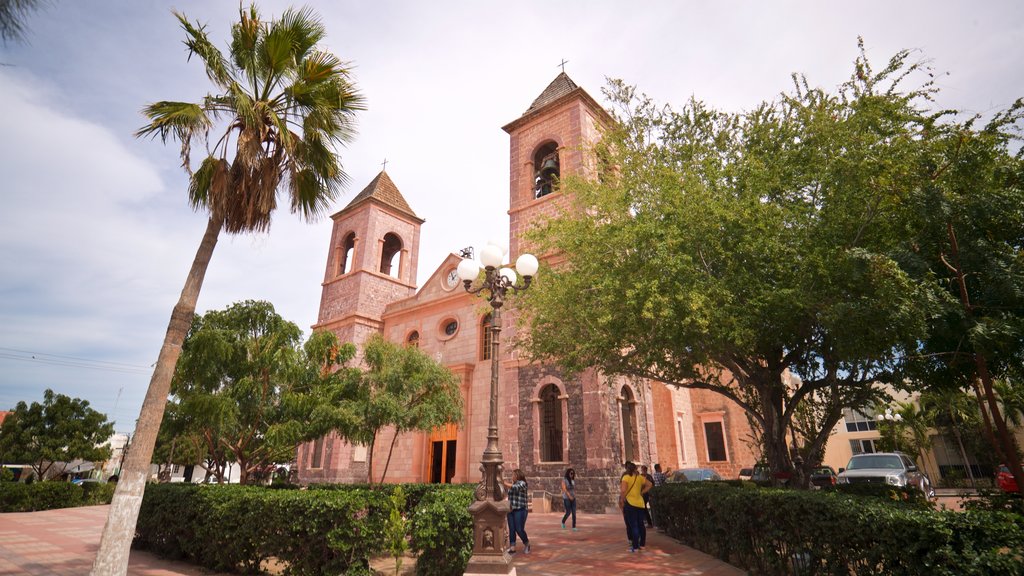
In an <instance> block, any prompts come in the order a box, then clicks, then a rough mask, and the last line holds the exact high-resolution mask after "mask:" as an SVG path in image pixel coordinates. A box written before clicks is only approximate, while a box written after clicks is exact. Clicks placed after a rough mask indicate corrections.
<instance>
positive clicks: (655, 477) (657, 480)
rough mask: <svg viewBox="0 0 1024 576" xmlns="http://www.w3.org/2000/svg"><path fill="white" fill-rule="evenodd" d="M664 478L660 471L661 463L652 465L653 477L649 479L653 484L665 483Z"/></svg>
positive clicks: (665, 478)
mask: <svg viewBox="0 0 1024 576" xmlns="http://www.w3.org/2000/svg"><path fill="white" fill-rule="evenodd" d="M666 480H668V478H667V477H666V476H665V474H664V473H663V472H662V471H661V464H655V465H654V474H653V478H652V479H651V481H652V482H654V485H655V486H661V485H662V484H664V483H665V481H666Z"/></svg>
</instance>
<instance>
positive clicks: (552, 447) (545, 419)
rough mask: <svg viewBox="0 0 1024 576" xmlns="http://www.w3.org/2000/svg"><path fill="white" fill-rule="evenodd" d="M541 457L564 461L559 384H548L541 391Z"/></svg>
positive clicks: (544, 460) (547, 459)
mask: <svg viewBox="0 0 1024 576" xmlns="http://www.w3.org/2000/svg"><path fill="white" fill-rule="evenodd" d="M540 412H541V414H540V423H541V426H540V427H541V431H540V459H541V461H542V462H561V461H562V399H561V398H559V393H558V386H555V385H554V384H548V385H547V386H545V387H544V389H543V390H541V393H540Z"/></svg>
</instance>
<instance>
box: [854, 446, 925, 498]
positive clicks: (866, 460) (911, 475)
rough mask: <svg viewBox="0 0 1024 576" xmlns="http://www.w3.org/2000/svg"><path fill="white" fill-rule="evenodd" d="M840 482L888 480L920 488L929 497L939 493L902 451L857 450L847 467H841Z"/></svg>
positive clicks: (859, 482)
mask: <svg viewBox="0 0 1024 576" xmlns="http://www.w3.org/2000/svg"><path fill="white" fill-rule="evenodd" d="M836 483H837V484H861V483H869V484H888V485H890V486H899V487H906V488H917V489H918V490H920V491H921V492H922V493H924V495H925V497H926V498H931V497H933V496H935V490H933V489H932V482H931V480H929V479H928V476H927V475H926V474H925V473H924V472H921V471H920V470H918V469H917V465H916V464H914V461H913V460H911V458H910V457H909V456H907V455H906V454H904V453H902V452H876V453H873V454H856V455H854V456H853V458H850V462H849V463H848V464H847V465H846V468H840V472H839V475H838V476H836Z"/></svg>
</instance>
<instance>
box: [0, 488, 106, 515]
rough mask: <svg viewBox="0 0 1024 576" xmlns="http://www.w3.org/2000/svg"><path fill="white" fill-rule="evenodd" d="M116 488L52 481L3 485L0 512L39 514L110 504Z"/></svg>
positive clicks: (0, 490)
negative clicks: (55, 510)
mask: <svg viewBox="0 0 1024 576" xmlns="http://www.w3.org/2000/svg"><path fill="white" fill-rule="evenodd" d="M115 486H116V485H115V484H98V483H95V482H90V483H85V484H82V485H77V484H72V483H70V482H61V481H49V482H33V483H31V484H25V483H22V482H0V512H36V511H39V510H53V509H55V508H74V507H76V506H95V505H98V504H110V500H111V498H113V496H114V487H115Z"/></svg>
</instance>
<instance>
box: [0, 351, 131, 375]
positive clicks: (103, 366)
mask: <svg viewBox="0 0 1024 576" xmlns="http://www.w3.org/2000/svg"><path fill="white" fill-rule="evenodd" d="M0 358H2V359H7V360H18V361H21V362H32V363H35V364H48V365H51V366H65V367H68V368H83V369H86V370H102V371H106V372H120V373H122V374H148V373H149V372H150V368H149V367H148V366H141V365H138V364H126V363H123V362H109V361H106V360H90V359H88V358H78V357H75V356H62V355H59V354H47V353H44V352H32V351H29V350H18V349H16V348H5V347H2V346H0Z"/></svg>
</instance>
